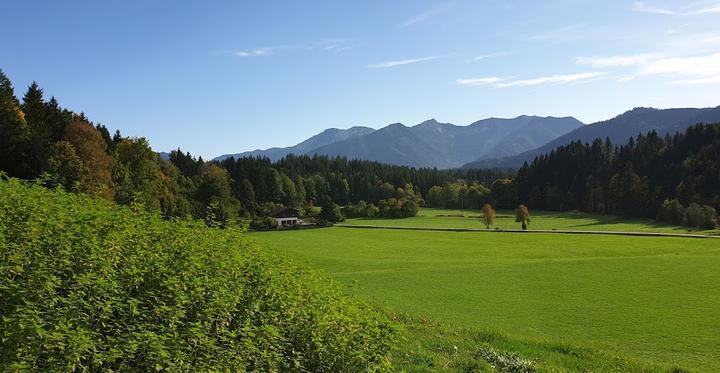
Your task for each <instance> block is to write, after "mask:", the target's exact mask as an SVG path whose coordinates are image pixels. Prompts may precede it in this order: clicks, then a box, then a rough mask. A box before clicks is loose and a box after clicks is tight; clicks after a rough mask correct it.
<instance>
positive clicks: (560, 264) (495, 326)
mask: <svg viewBox="0 0 720 373" xmlns="http://www.w3.org/2000/svg"><path fill="white" fill-rule="evenodd" d="M436 212H437V210H436ZM426 213H427V212H426ZM438 214H439V213H438ZM429 218H433V217H432V216H427V217H419V218H415V220H418V221H423V220H424V219H429ZM437 218H438V219H442V218H440V217H437ZM460 219H462V218H460ZM410 220H412V219H410ZM468 220H471V219H468ZM563 220H564V221H566V222H567V221H570V219H569V218H563V217H558V218H557V221H563ZM383 222H390V220H383ZM395 222H400V220H397V221H395ZM533 223H536V224H537V225H542V224H544V223H543V222H542V218H540V217H539V216H538V215H536V217H535V220H534V221H533ZM625 224H629V225H630V226H635V225H636V224H637V223H625ZM622 229H625V228H622ZM251 236H252V237H253V238H255V239H256V240H257V241H259V242H261V243H263V244H264V245H265V246H266V247H269V248H271V249H272V250H274V251H276V252H280V253H285V254H287V255H289V256H291V257H294V258H295V259H296V260H300V261H308V262H310V263H311V264H312V265H313V266H315V267H317V268H321V269H324V270H326V271H327V272H328V273H330V274H331V275H332V276H333V277H335V278H337V279H338V280H340V281H341V282H343V283H345V284H347V286H348V287H349V289H348V291H349V292H351V293H353V294H356V295H358V296H361V297H364V298H366V299H369V300H371V301H373V302H375V303H377V304H381V305H383V306H385V307H388V308H389V309H391V310H393V311H394V312H399V313H403V314H408V315H413V317H420V318H424V319H427V320H435V321H438V322H440V323H441V324H442V325H445V326H447V327H448V328H450V329H451V330H455V329H457V328H463V329H469V330H475V331H491V332H497V333H500V334H501V335H504V336H507V338H509V339H512V340H519V341H524V342H525V343H530V344H533V343H534V344H543V343H550V344H553V345H568V346H579V348H584V349H590V350H592V351H601V352H602V354H606V355H608V356H615V355H620V356H629V357H630V358H631V359H632V360H635V361H638V362H639V363H641V364H662V365H663V366H666V367H670V366H681V367H685V368H690V369H695V370H702V371H717V370H720V361H718V359H717V351H719V350H720V334H719V333H717V331H718V330H720V317H718V313H717V310H718V309H720V286H718V284H719V283H720V271H718V268H720V242H718V241H717V240H715V239H705V240H703V239H687V238H668V237H628V236H594V235H593V236H590V235H560V234H558V235H553V234H549V235H538V236H535V235H533V236H532V237H529V236H527V235H520V234H507V235H485V234H481V233H474V232H426V231H411V232H408V231H395V230H382V229H378V230H354V229H347V228H341V227H335V228H327V229H316V230H304V231H285V232H266V233H253V234H251ZM418 343H423V342H418ZM541 355H542V354H541ZM561 366H564V365H561ZM590 366H592V365H590ZM567 369H570V368H567ZM625 370H634V369H625Z"/></svg>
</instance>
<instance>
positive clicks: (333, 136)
mask: <svg viewBox="0 0 720 373" xmlns="http://www.w3.org/2000/svg"><path fill="white" fill-rule="evenodd" d="M373 131H375V130H374V129H372V128H370V127H360V126H356V127H351V128H348V129H338V128H329V129H326V130H324V131H322V132H320V133H319V134H317V135H315V136H313V137H311V138H309V139H307V140H305V141H303V142H301V143H299V144H297V145H295V146H289V147H286V148H270V149H266V150H260V149H258V150H253V151H249V152H243V153H237V154H223V155H221V156H219V157H216V158H215V159H214V160H217V161H222V160H223V159H225V158H230V157H235V158H242V157H268V158H270V159H271V160H272V161H273V162H274V161H277V160H279V159H281V158H282V157H284V156H286V155H288V154H306V153H308V152H310V151H312V150H314V149H317V148H319V147H321V146H324V145H327V144H331V143H334V142H337V141H343V140H346V139H349V138H352V137H356V136H363V135H367V134H368V133H371V132H373Z"/></svg>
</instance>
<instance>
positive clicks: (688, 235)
mask: <svg viewBox="0 0 720 373" xmlns="http://www.w3.org/2000/svg"><path fill="white" fill-rule="evenodd" d="M335 226H336V227H340V228H358V229H395V230H411V231H441V232H486V233H561V234H604V235H616V236H647V237H685V238H720V236H712V235H706V234H695V233H662V232H623V231H588V230H570V229H528V230H521V229H482V228H427V227H424V228H423V227H397V226H384V225H355V224H352V225H351V224H335Z"/></svg>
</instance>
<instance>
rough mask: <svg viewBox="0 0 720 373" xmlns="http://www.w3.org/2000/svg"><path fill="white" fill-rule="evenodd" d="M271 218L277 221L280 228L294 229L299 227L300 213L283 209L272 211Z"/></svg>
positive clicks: (292, 209) (286, 208) (290, 209)
mask: <svg viewBox="0 0 720 373" xmlns="http://www.w3.org/2000/svg"><path fill="white" fill-rule="evenodd" d="M269 216H270V217H271V218H274V219H275V220H276V221H277V224H278V228H285V227H294V226H296V225H298V223H299V222H300V219H299V218H298V216H300V212H299V211H298V210H297V209H294V208H289V207H281V208H277V209H275V210H272V211H270V214H269Z"/></svg>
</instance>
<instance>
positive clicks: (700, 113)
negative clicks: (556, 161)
mask: <svg viewBox="0 0 720 373" xmlns="http://www.w3.org/2000/svg"><path fill="white" fill-rule="evenodd" d="M716 122H720V106H718V107H715V108H703V109H663V110H661V109H653V108H635V109H633V110H630V111H628V112H625V113H623V114H621V115H618V116H617V117H615V118H612V119H609V120H605V121H601V122H597V123H593V124H590V125H587V126H583V127H581V128H577V129H575V130H574V131H572V132H569V133H567V134H565V135H563V136H560V137H558V138H556V139H554V140H552V141H550V142H548V143H547V144H544V145H543V146H540V147H538V148H536V149H532V150H529V151H525V152H522V153H520V154H517V155H515V156H509V157H495V159H488V157H478V158H477V159H478V160H477V161H475V162H471V163H468V164H466V165H464V166H463V167H464V168H510V167H520V166H522V164H523V163H524V162H526V161H527V162H531V161H532V160H533V159H535V157H537V156H539V155H541V154H545V153H549V152H550V151H552V150H553V149H555V148H557V147H558V146H562V145H567V144H569V143H571V142H573V141H578V140H579V141H582V142H587V143H591V142H592V141H593V140H595V139H597V138H601V139H605V138H610V141H612V142H613V144H615V145H622V144H626V143H627V142H628V141H629V140H630V138H631V137H635V136H637V135H638V134H640V133H648V132H650V131H655V132H657V133H658V134H659V135H661V136H664V135H665V134H668V133H669V134H674V133H675V132H684V131H685V129H687V128H688V127H690V126H692V125H694V124H698V123H716Z"/></svg>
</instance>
